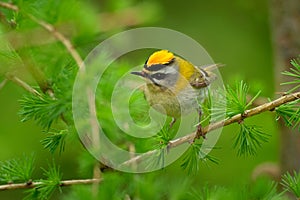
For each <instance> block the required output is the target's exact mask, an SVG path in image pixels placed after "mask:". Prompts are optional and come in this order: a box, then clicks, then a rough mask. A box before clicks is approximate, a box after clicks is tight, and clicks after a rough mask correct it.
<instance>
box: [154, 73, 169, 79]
mask: <svg viewBox="0 0 300 200" xmlns="http://www.w3.org/2000/svg"><path fill="white" fill-rule="evenodd" d="M151 77H152V78H155V79H156V80H162V79H164V78H165V77H166V74H163V73H156V74H152V75H151Z"/></svg>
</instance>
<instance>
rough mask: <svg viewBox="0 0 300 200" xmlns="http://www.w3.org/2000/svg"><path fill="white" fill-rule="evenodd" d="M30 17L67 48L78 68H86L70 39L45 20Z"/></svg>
mask: <svg viewBox="0 0 300 200" xmlns="http://www.w3.org/2000/svg"><path fill="white" fill-rule="evenodd" d="M28 16H29V18H30V19H31V20H32V21H34V22H36V23H37V24H39V25H40V26H41V27H43V28H44V29H45V30H47V31H48V32H50V33H51V34H52V35H53V36H54V37H55V38H56V39H58V40H59V41H60V42H61V43H62V44H63V45H64V46H65V47H66V49H67V51H68V52H69V53H70V54H71V56H72V57H73V59H74V60H75V62H76V64H77V66H78V67H79V68H82V67H84V65H83V60H82V58H81V56H80V55H79V53H78V52H77V51H76V49H75V48H74V46H73V44H72V43H71V41H70V40H69V39H68V38H66V37H65V36H64V35H63V34H62V33H60V32H58V31H57V30H56V29H55V28H54V26H52V25H51V24H49V23H47V22H45V21H43V20H40V19H38V18H36V17H35V16H33V15H31V14H28Z"/></svg>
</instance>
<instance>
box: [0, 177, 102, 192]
mask: <svg viewBox="0 0 300 200" xmlns="http://www.w3.org/2000/svg"><path fill="white" fill-rule="evenodd" d="M102 181H103V179H79V180H65V181H61V182H60V185H59V186H60V187H64V186H72V185H88V184H94V183H100V182H102ZM41 184H42V182H28V183H16V184H6V185H0V191H3V190H16V189H29V188H35V187H37V186H39V185H41Z"/></svg>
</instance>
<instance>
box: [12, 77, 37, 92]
mask: <svg viewBox="0 0 300 200" xmlns="http://www.w3.org/2000/svg"><path fill="white" fill-rule="evenodd" d="M6 78H7V79H8V80H11V81H12V82H14V83H16V84H17V85H19V86H21V87H22V88H23V89H25V90H26V91H28V92H30V93H31V94H34V95H37V96H40V93H39V92H38V91H37V90H35V89H34V88H32V87H31V86H30V85H28V84H27V83H26V82H24V81H22V80H21V79H20V78H18V77H16V76H15V75H10V74H9V75H6Z"/></svg>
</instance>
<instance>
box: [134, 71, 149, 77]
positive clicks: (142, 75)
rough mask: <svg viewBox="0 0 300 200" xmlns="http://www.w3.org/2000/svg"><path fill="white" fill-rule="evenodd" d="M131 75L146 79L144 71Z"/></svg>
mask: <svg viewBox="0 0 300 200" xmlns="http://www.w3.org/2000/svg"><path fill="white" fill-rule="evenodd" d="M131 74H133V75H137V76H141V77H146V74H145V72H143V71H141V72H131Z"/></svg>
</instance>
